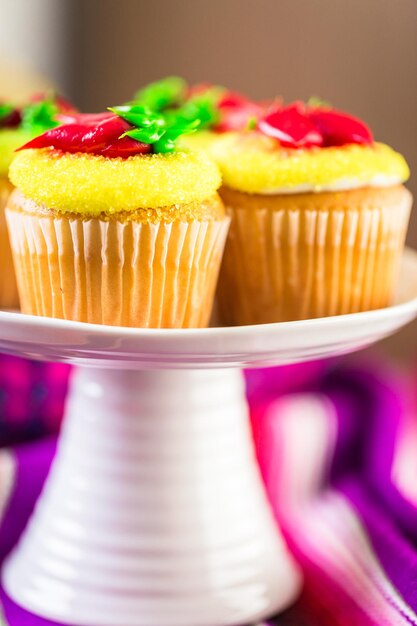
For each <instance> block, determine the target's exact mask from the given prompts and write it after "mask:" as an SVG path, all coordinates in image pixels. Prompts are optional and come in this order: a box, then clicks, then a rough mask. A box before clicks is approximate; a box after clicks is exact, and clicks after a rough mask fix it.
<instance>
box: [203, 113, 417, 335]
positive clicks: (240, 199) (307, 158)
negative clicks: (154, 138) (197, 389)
mask: <svg viewBox="0 0 417 626" xmlns="http://www.w3.org/2000/svg"><path fill="white" fill-rule="evenodd" d="M215 156H216V160H217V162H218V164H219V165H220V168H221V171H222V176H223V187H222V189H221V192H220V195H221V196H222V198H223V200H224V202H225V205H226V209H227V210H228V213H229V214H230V216H231V217H232V224H231V228H230V231H229V236H228V240H227V244H226V250H225V255H224V261H223V267H222V272H221V278H220V284H219V308H220V312H221V315H222V319H223V321H224V322H225V323H228V324H257V323H268V322H278V321H287V320H297V319H306V318H313V317H323V316H328V315H338V314H343V313H353V312H357V311H365V310H369V309H375V308H381V307H384V306H387V305H388V304H389V303H390V301H391V298H392V295H393V290H394V287H395V283H396V279H397V275H398V269H399V261H400V258H401V253H402V250H403V246H404V239H405V234H406V230H407V225H408V219H409V214H410V209H411V204H412V197H411V194H410V192H409V191H408V190H407V189H406V188H405V187H404V186H403V183H404V182H405V181H406V180H407V179H408V176H409V169H408V166H407V164H406V162H405V160H404V158H403V157H402V156H401V155H400V154H398V153H397V152H395V151H394V150H392V149H391V148H390V147H388V146H386V145H384V144H382V143H378V142H376V141H374V139H373V136H372V133H371V131H370V130H369V128H368V127H367V126H366V125H365V124H364V123H363V122H362V121H360V120H358V119H356V118H354V117H352V116H350V115H348V114H346V113H343V112H341V111H337V110H335V109H332V108H331V107H329V106H327V105H325V104H316V103H314V104H313V103H311V104H309V105H305V104H303V103H301V102H296V103H294V104H291V105H289V106H285V107H277V108H275V109H272V110H270V111H269V112H268V113H267V114H266V115H265V116H264V117H263V118H261V119H260V120H259V122H258V124H257V129H256V131H253V132H248V133H240V134H236V135H234V136H229V137H227V138H225V139H224V140H222V141H220V142H218V143H217V144H216V146H215Z"/></svg>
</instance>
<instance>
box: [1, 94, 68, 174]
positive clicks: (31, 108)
mask: <svg viewBox="0 0 417 626" xmlns="http://www.w3.org/2000/svg"><path fill="white" fill-rule="evenodd" d="M74 112H75V109H74V108H73V107H72V106H71V105H70V104H69V103H67V102H66V101H65V100H64V99H63V98H60V97H59V96H56V95H54V94H50V95H48V94H35V95H34V96H33V97H32V99H31V101H30V102H28V103H27V104H26V105H24V106H21V107H17V106H16V105H14V104H11V103H8V102H3V103H0V176H7V173H8V170H9V166H10V163H11V162H12V160H13V157H14V152H15V150H16V149H17V148H19V146H21V145H22V144H24V143H26V142H27V141H30V140H31V139H33V137H35V136H36V135H39V134H40V133H43V132H44V131H45V130H47V129H49V128H53V127H55V126H58V125H59V123H60V121H59V116H60V114H63V115H65V114H67V113H74Z"/></svg>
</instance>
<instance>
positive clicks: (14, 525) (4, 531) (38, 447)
mask: <svg viewBox="0 0 417 626" xmlns="http://www.w3.org/2000/svg"><path fill="white" fill-rule="evenodd" d="M55 449H56V439H55V438H54V439H50V438H49V439H46V440H45V441H40V442H36V443H32V444H25V445H22V446H19V447H18V448H16V449H15V451H14V458H15V463H16V476H15V480H14V487H13V491H12V494H11V497H10V499H9V502H8V504H7V506H6V510H5V512H4V516H3V519H2V520H1V522H0V562H1V561H3V559H4V558H5V557H6V556H7V554H8V553H9V551H10V549H11V548H12V547H13V546H14V545H15V543H16V542H17V540H18V539H19V537H20V535H21V534H22V531H23V529H24V527H25V526H26V522H27V520H28V518H29V516H30V514H31V513H32V511H33V507H34V505H35V502H36V500H37V498H38V496H39V494H40V492H41V490H42V487H43V484H44V482H45V477H46V475H47V473H48V471H49V467H50V465H51V461H52V459H53V456H54V453H55Z"/></svg>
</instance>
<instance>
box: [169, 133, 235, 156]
mask: <svg viewBox="0 0 417 626" xmlns="http://www.w3.org/2000/svg"><path fill="white" fill-rule="evenodd" d="M219 137H224V135H220V134H219V133H215V132H213V131H212V130H200V131H199V132H196V133H190V134H189V135H182V136H181V137H179V139H178V145H179V147H180V148H181V149H184V150H192V151H194V150H197V151H201V152H206V153H208V154H210V151H211V148H212V147H213V145H214V143H215V142H216V141H218V139H219Z"/></svg>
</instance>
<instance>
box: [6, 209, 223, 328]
mask: <svg viewBox="0 0 417 626" xmlns="http://www.w3.org/2000/svg"><path fill="white" fill-rule="evenodd" d="M7 221H8V226H9V232H10V238H11V242H12V248H13V255H14V261H15V265H16V272H17V279H18V287H19V292H20V299H21V308H22V311H23V312H24V313H31V314H35V315H45V316H49V317H58V318H64V319H71V320H78V321H83V322H92V323H98V324H110V325H121V326H135V327H144V328H191V327H204V326H207V325H208V322H209V318H210V314H211V310H212V305H213V298H214V293H215V288H216V284H217V278H218V272H219V268H220V262H221V257H222V253H223V248H224V243H225V240H226V235H227V230H228V227H229V219H228V218H224V219H222V220H217V221H216V220H213V221H191V222H181V221H174V222H172V223H163V222H160V223H158V224H152V223H143V222H142V223H141V222H135V221H133V220H129V221H119V220H118V219H107V220H102V219H100V218H92V219H88V220H82V219H78V218H74V217H71V218H70V217H67V216H65V215H63V216H60V217H57V216H56V215H52V214H46V215H45V214H42V215H40V214H36V213H31V212H25V211H24V210H19V207H13V209H10V208H9V209H8V210H7Z"/></svg>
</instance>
